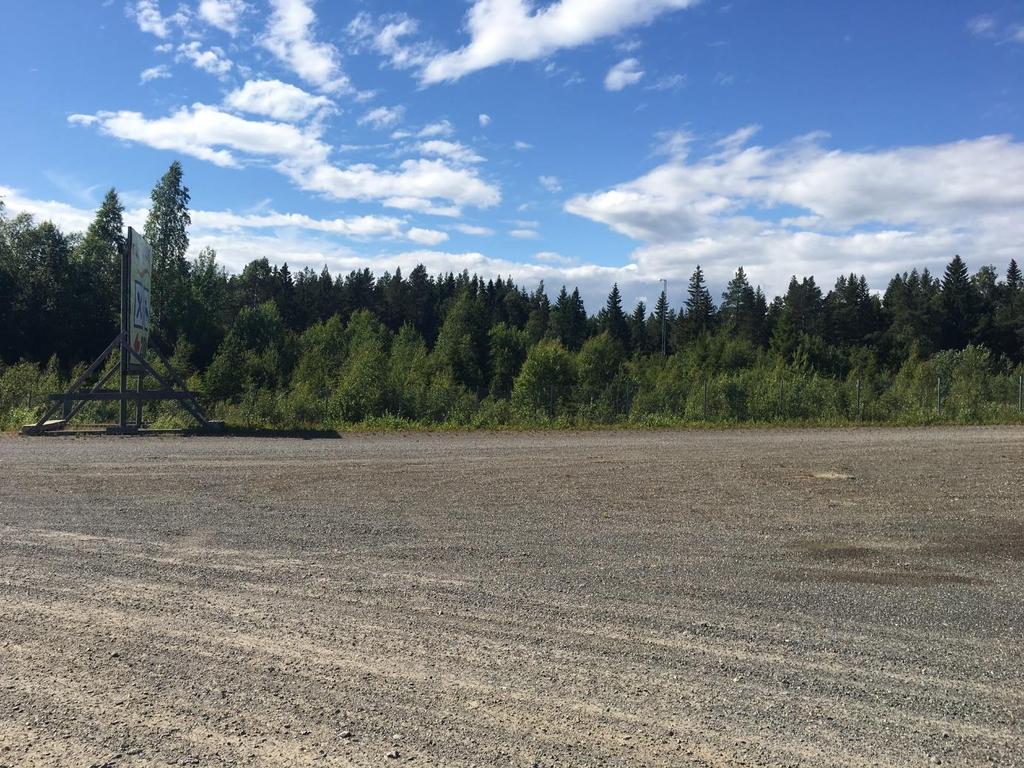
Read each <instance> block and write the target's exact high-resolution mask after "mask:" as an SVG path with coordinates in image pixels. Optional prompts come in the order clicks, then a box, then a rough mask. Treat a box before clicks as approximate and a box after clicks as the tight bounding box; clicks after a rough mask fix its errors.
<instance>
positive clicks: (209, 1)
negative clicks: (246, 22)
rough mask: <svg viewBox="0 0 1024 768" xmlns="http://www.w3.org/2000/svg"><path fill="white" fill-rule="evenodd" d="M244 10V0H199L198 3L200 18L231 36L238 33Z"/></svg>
mask: <svg viewBox="0 0 1024 768" xmlns="http://www.w3.org/2000/svg"><path fill="white" fill-rule="evenodd" d="M245 11H246V4H245V0H201V2H200V3H199V16H200V18H202V19H203V21H205V22H206V23H207V24H210V25H211V26H214V27H217V28H218V29H222V30H224V31H225V32H227V33H228V34H229V35H231V36H232V37H234V36H235V35H237V34H238V30H239V24H240V23H241V19H242V14H243V13H245Z"/></svg>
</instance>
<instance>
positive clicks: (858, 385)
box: [857, 379, 863, 421]
mask: <svg viewBox="0 0 1024 768" xmlns="http://www.w3.org/2000/svg"><path fill="white" fill-rule="evenodd" d="M862 415H863V410H862V409H861V404H860V379H857V421H860V420H861V416H862Z"/></svg>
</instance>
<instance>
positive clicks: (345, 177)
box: [68, 104, 501, 216]
mask: <svg viewBox="0 0 1024 768" xmlns="http://www.w3.org/2000/svg"><path fill="white" fill-rule="evenodd" d="M68 119H69V121H70V122H71V123H73V124H79V125H84V126H92V127H96V128H98V129H99V130H100V131H101V132H102V133H104V134H107V135H109V136H113V137H115V138H119V139H123V140H125V141H133V142H137V143H140V144H145V145H147V146H150V147H155V148H157V149H164V150H172V151H175V152H180V153H183V154H186V155H190V156H192V157H197V158H199V159H201V160H206V161H208V162H211V163H214V164H215V165H219V166H222V167H229V168H232V167H233V168H237V167H241V166H243V165H245V164H248V163H250V162H252V161H256V160H262V161H270V162H272V163H273V167H274V168H275V169H276V170H277V171H279V172H281V173H283V174H284V175H285V176H287V177H288V178H289V179H290V180H291V181H292V182H293V183H294V184H296V185H297V186H299V187H300V188H302V189H305V190H308V191H312V192H318V193H322V194H324V195H327V196H329V197H332V198H335V199H338V200H364V201H373V200H377V201H380V202H381V203H382V204H383V205H386V206H389V207H393V208H399V209H402V210H410V211H419V212H422V213H430V214H434V215H442V216H458V215H460V214H461V210H462V207H463V206H467V205H468V206H474V207H480V208H487V207H491V206H494V205H497V204H498V202H500V200H501V193H500V191H499V189H498V188H497V187H496V186H494V185H492V184H490V183H489V182H487V181H485V180H484V179H482V178H480V176H479V174H478V173H477V171H476V170H475V169H473V168H471V167H467V166H458V167H453V166H452V165H449V164H448V163H447V162H445V161H444V160H440V159H429V158H416V159H410V160H406V161H405V162H403V163H401V164H400V165H399V166H398V167H397V168H392V169H387V168H378V167H377V166H375V165H372V164H369V163H363V164H355V165H350V166H346V167H339V166H336V165H333V164H331V162H330V161H329V158H330V154H331V150H330V147H329V146H328V145H327V144H326V143H324V142H323V140H322V139H321V135H320V131H321V127H320V126H318V125H316V124H314V125H310V126H307V127H300V126H296V125H292V124H288V123H282V122H272V121H258V120H247V119H245V118H242V117H239V116H237V115H233V114H230V113H228V112H225V111H223V110H221V109H219V108H217V107H213V106H208V105H205V104H193V105H192V106H191V107H184V108H182V109H179V110H178V111H177V112H174V113H173V114H171V115H170V116H168V117H163V118H156V119H149V118H146V117H145V116H143V115H142V114H141V113H139V112H131V111H121V112H99V113H97V114H94V115H71V116H70V117H69V118H68Z"/></svg>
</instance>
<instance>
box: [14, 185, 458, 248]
mask: <svg viewBox="0 0 1024 768" xmlns="http://www.w3.org/2000/svg"><path fill="white" fill-rule="evenodd" d="M0 199H2V200H4V202H5V205H6V206H7V207H8V209H9V210H10V211H11V212H14V213H28V214H31V215H32V216H34V217H35V218H36V219H37V220H38V221H52V222H53V223H54V224H56V225H57V226H58V227H60V228H61V229H62V230H64V231H66V232H76V231H77V232H81V231H84V230H85V229H86V228H87V227H88V226H89V224H90V223H91V222H92V220H93V218H94V217H95V215H96V212H95V211H94V210H92V209H85V208H79V207H76V206H73V205H69V204H67V203H63V202H58V201H55V200H37V199H34V198H31V197H28V196H26V195H24V194H22V193H21V192H20V191H19V190H16V189H14V188H12V187H5V186H2V185H0ZM147 213H148V211H147V210H146V209H145V208H134V209H128V210H126V211H125V220H126V224H128V225H129V226H134V227H139V228H141V227H142V223H143V222H144V221H145V219H146V215H147ZM190 215H191V218H192V227H191V229H190V234H191V235H193V236H196V237H207V236H211V235H222V236H225V237H226V236H232V235H237V234H238V233H244V232H247V231H259V230H274V231H275V233H277V234H278V235H279V236H286V233H285V231H286V230H294V231H297V232H307V233H320V234H325V235H333V236H338V237H343V238H345V239H348V240H354V241H357V242H371V241H376V240H402V241H408V242H411V243H416V244H417V245H438V244H440V243H443V242H445V241H446V240H448V233H447V232H442V231H439V230H435V229H425V228H422V227H410V226H408V224H407V222H406V221H405V220H404V219H400V218H397V217H394V216H351V217H347V218H333V219H320V218H315V217H312V216H307V215H306V214H302V213H277V212H275V211H268V212H262V213H236V212H234V211H229V210H228V211H208V210H201V209H200V210H193V211H191V212H190Z"/></svg>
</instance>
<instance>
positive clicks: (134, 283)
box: [128, 228, 153, 368]
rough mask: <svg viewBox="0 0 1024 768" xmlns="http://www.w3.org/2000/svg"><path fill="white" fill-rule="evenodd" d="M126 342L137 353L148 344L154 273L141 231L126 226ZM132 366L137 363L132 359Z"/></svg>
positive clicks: (150, 250)
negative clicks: (127, 302)
mask: <svg viewBox="0 0 1024 768" xmlns="http://www.w3.org/2000/svg"><path fill="white" fill-rule="evenodd" d="M128 259H129V261H128V296H129V311H128V343H129V344H131V347H132V349H133V350H135V351H136V352H137V353H138V354H140V355H145V354H146V348H147V346H148V344H149V310H150V304H149V297H150V286H151V283H152V276H153V251H152V249H151V248H150V247H149V243H147V242H146V241H145V240H144V239H143V237H142V235H140V234H139V233H138V232H136V231H135V230H133V229H131V228H129V229H128ZM132 363H133V364H132V365H131V367H132V368H135V367H138V366H137V364H136V363H135V362H134V360H133V361H132Z"/></svg>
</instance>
